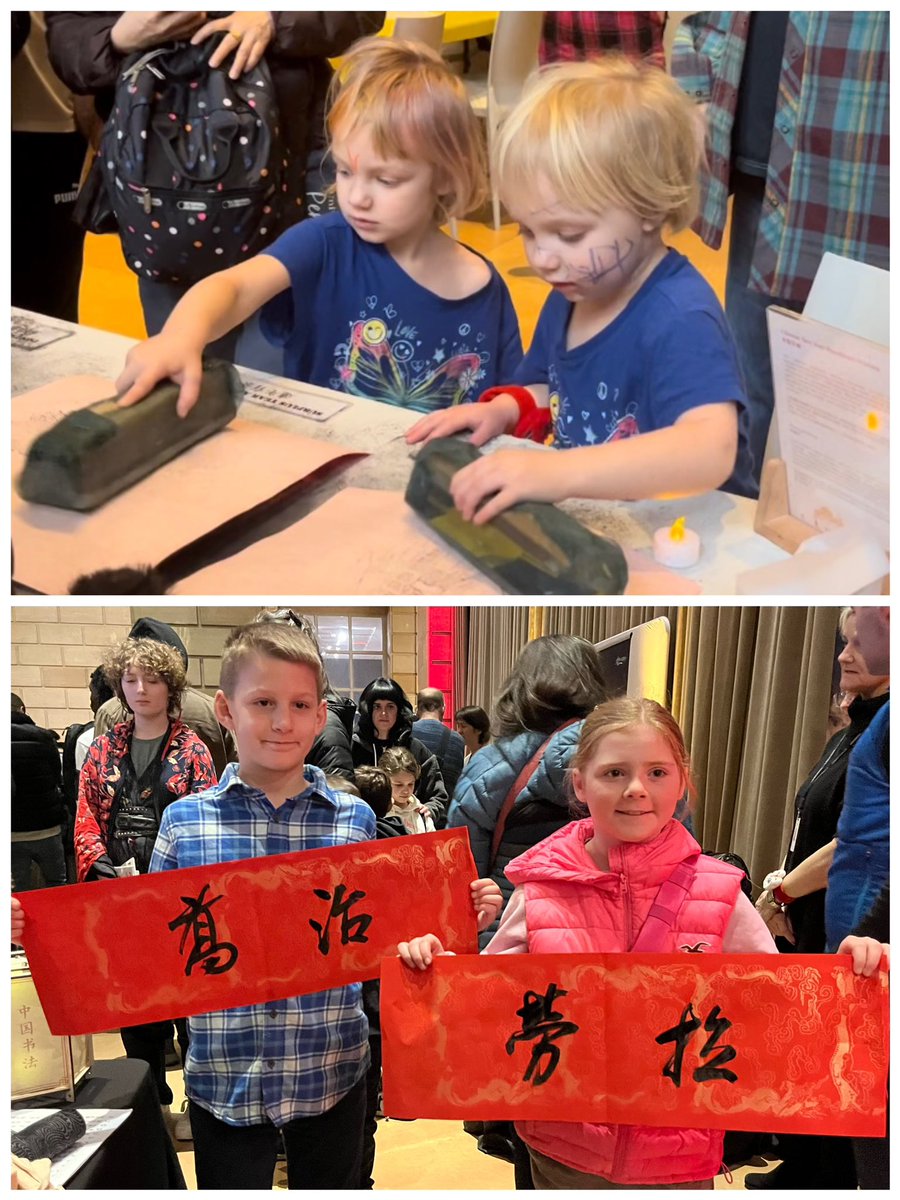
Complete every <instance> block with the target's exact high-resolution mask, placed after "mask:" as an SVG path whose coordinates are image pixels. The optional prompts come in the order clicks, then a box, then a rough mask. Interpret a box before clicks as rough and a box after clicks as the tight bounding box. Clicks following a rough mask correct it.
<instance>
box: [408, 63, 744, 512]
mask: <svg viewBox="0 0 900 1200" xmlns="http://www.w3.org/2000/svg"><path fill="white" fill-rule="evenodd" d="M699 154H700V150H699V145H698V139H697V134H696V122H695V115H694V108H693V105H692V104H691V102H690V100H689V99H688V98H687V97H686V96H685V95H684V93H683V92H682V91H681V89H680V88H679V87H678V85H677V84H676V83H674V81H673V80H672V79H670V78H669V77H668V76H667V75H666V74H665V73H664V72H662V71H659V70H657V69H656V68H654V67H640V66H636V65H634V64H632V63H629V62H627V61H625V60H616V59H604V60H603V61H602V62H588V63H581V64H574V63H573V64H566V65H563V66H559V67H550V68H547V69H546V70H545V71H544V72H543V73H542V74H541V75H540V76H539V77H538V79H537V81H536V82H535V83H534V84H533V85H532V86H531V87H530V89H529V90H528V91H527V92H526V94H525V96H524V97H523V99H522V100H521V101H520V103H519V105H518V106H517V107H516V108H515V109H514V110H513V112H512V113H511V114H510V116H509V117H508V118H507V120H506V121H505V122H504V124H503V126H502V128H501V131H500V134H499V137H498V143H497V149H496V161H495V164H494V170H495V172H496V175H497V178H498V179H499V180H500V186H501V190H502V194H503V198H504V203H505V204H506V206H507V208H508V209H509V212H510V214H511V215H512V216H513V217H514V218H515V219H516V220H517V221H518V222H519V227H520V229H521V233H522V238H523V240H524V243H525V251H526V254H527V255H528V260H529V262H530V263H531V265H532V267H533V268H534V270H535V271H536V272H537V274H538V275H540V277H541V278H542V279H544V280H546V281H547V282H548V283H550V284H552V285H553V291H552V293H551V294H550V295H549V296H548V298H547V300H546V302H545V304H544V307H543V309H542V311H541V315H540V318H539V321H538V325H537V329H536V331H535V335H534V340H533V341H532V344H531V348H530V350H529V351H528V353H527V355H526V356H525V359H524V361H523V363H522V366H521V368H520V369H519V370H518V371H517V372H516V373H515V374H514V375H512V376H511V377H510V379H509V381H508V382H509V384H511V385H514V386H508V387H497V388H493V389H490V390H488V391H487V392H485V393H483V394H482V395H481V397H480V401H481V402H480V403H478V404H474V405H466V406H464V407H460V408H457V409H454V410H453V411H452V412H444V413H433V414H430V415H429V416H427V417H424V418H423V419H422V420H421V421H419V422H417V423H416V425H414V426H413V428H412V429H411V430H410V431H409V432H408V434H407V440H408V441H409V442H411V443H415V442H422V441H428V440H430V439H431V438H434V437H443V436H447V435H449V434H453V433H458V432H460V431H462V430H471V431H472V436H471V439H470V440H471V441H472V443H473V444H474V445H477V446H480V445H483V444H484V443H485V442H487V441H488V440H489V439H491V438H493V437H495V436H497V435H498V434H501V433H513V432H515V433H516V434H518V435H519V436H523V437H531V438H533V439H534V440H537V441H541V440H546V441H548V442H549V443H551V444H552V445H553V446H555V447H557V448H558V449H562V450H565V451H566V453H565V454H535V453H534V452H532V451H523V450H501V451H497V452H496V453H492V454H489V455H485V456H483V457H482V458H481V459H480V460H479V461H478V462H475V463H471V464H470V465H469V466H467V467H465V468H463V469H462V470H461V471H459V472H458V473H457V474H456V476H455V478H454V479H453V483H452V488H451V490H452V494H453V499H454V501H455V503H456V506H457V508H458V509H459V511H460V513H461V514H462V515H463V516H464V517H466V518H467V519H469V520H474V521H475V523H476V524H482V523H483V522H485V521H488V520H490V518H491V517H493V516H495V515H496V514H497V513H499V512H502V511H503V509H505V508H508V507H509V506H510V505H511V504H515V503H517V502H518V501H520V500H547V501H556V500H563V499H566V498H568V497H572V496H580V497H586V498H593V499H615V500H639V499H644V498H647V497H651V496H658V495H660V494H662V493H672V492H701V491H706V490H711V489H714V488H719V487H724V488H726V489H727V490H730V491H734V492H738V493H739V494H741V495H755V494H756V493H755V485H754V484H753V481H752V474H751V467H752V463H751V460H750V454H749V450H748V444H747V439H746V431H745V426H746V414H745V411H744V410H745V408H746V404H747V401H746V397H745V393H744V387H743V383H742V381H741V374H740V369H739V366H738V359H737V354H736V351H735V347H734V342H733V339H732V336H731V332H730V330H729V328H728V324H727V322H726V319H725V314H724V313H723V311H722V308H721V305H720V304H719V302H718V300H717V299H716V296H715V294H714V293H713V290H712V288H710V286H709V285H708V284H707V283H706V282H705V281H704V280H703V278H702V277H701V276H700V274H699V273H698V272H697V271H696V270H695V268H694V267H692V266H691V264H690V263H689V262H688V261H687V259H686V258H684V257H683V256H682V255H681V254H679V253H677V251H675V250H670V249H669V248H668V247H667V246H666V245H665V243H664V242H663V237H662V235H663V229H664V228H665V227H668V228H669V229H671V230H672V231H673V232H677V231H678V230H681V229H684V228H685V227H686V226H687V225H688V224H689V222H690V220H691V217H692V216H693V214H694V211H695V208H696V204H697V189H698V185H697V173H698V161H699Z"/></svg>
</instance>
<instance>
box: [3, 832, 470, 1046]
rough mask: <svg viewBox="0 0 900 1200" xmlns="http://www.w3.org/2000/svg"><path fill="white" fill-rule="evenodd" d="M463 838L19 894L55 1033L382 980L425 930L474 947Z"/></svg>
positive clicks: (402, 841) (390, 842) (444, 835)
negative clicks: (403, 948)
mask: <svg viewBox="0 0 900 1200" xmlns="http://www.w3.org/2000/svg"><path fill="white" fill-rule="evenodd" d="M474 879H475V863H474V861H473V859H472V854H471V851H470V850H469V840H468V834H467V833H466V831H465V830H461V829H453V830H450V829H447V830H442V831H441V832H439V833H429V834H421V835H418V836H415V837H400V838H389V839H386V840H385V841H378V842H360V843H357V844H356V845H352V846H333V847H327V848H325V849H323V850H306V851H303V852H302V853H298V854H278V855H272V856H269V857H263V858H253V859H245V860H241V861H238V862H226V863H218V864H216V865H214V866H209V867H191V868H189V869H187V870H181V871H162V872H160V873H159V874H154V875H138V876H134V877H132V878H130V879H111V880H108V881H101V882H97V883H85V884H78V885H75V886H72V887H66V888H46V889H44V890H41V891H34V892H23V893H21V894H20V896H19V899H20V901H21V903H22V907H23V908H24V910H25V931H26V932H25V935H24V940H25V950H26V953H27V955H28V961H29V964H30V966H31V971H32V975H33V977H34V981H35V984H36V986H37V989H38V995H39V996H40V999H41V1004H42V1006H43V1009H44V1013H45V1015H46V1017H47V1022H48V1024H49V1026H50V1029H51V1031H52V1032H53V1033H55V1034H77V1033H94V1032H97V1031H99V1030H103V1029H116V1028H118V1027H119V1026H120V1025H136V1024H139V1023H141V1022H145V1021H162V1020H170V1019H171V1018H173V1017H178V1016H190V1015H192V1014H195V1013H201V1012H210V1011H213V1010H218V1009H224V1008H234V1007H237V1006H238V1005H244V1004H262V1003H265V1002H266V1001H268V1000H279V999H283V998H284V997H285V996H298V995H303V994H305V993H307V992H318V991H323V990H324V989H326V988H332V987H340V986H341V985H343V984H346V983H354V982H356V981H357V980H363V979H374V978H376V977H377V975H378V970H379V967H380V964H381V959H382V958H383V957H384V956H385V955H393V954H396V952H397V943H398V941H401V940H403V939H405V938H408V937H411V936H413V935H415V934H417V933H418V932H419V931H420V930H421V928H422V927H423V924H424V925H425V926H427V927H430V928H434V929H440V930H441V936H442V937H443V938H444V939H445V941H446V943H447V944H448V945H449V946H451V947H453V948H454V949H457V950H460V951H463V952H466V951H468V952H471V951H474V950H476V949H477V944H478V943H477V939H476V922H475V914H474V909H473V907H472V900H471V893H470V884H471V883H472V881H473V880H474Z"/></svg>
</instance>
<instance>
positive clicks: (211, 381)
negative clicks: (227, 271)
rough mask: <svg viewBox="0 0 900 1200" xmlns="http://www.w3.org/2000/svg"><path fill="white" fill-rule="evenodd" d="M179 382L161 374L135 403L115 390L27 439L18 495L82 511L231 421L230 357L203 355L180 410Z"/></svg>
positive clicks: (236, 390)
mask: <svg viewBox="0 0 900 1200" xmlns="http://www.w3.org/2000/svg"><path fill="white" fill-rule="evenodd" d="M178 392H179V386H178V384H177V383H172V382H171V381H170V380H166V381H165V382H164V383H160V384H158V385H157V386H156V387H155V388H154V389H153V391H152V392H150V393H149V394H148V395H147V396H146V397H145V398H144V399H143V400H141V401H139V403H137V404H134V405H132V406H131V407H130V408H120V407H119V405H118V404H117V400H118V397H117V396H112V397H110V399H108V400H98V401H97V402H96V403H95V404H91V405H89V406H88V407H87V408H82V409H78V410H77V411H76V412H72V413H69V414H68V415H67V416H65V417H63V418H62V420H61V421H58V422H57V424H56V425H54V426H53V428H52V429H48V430H46V431H45V432H44V433H42V434H40V435H39V436H38V437H37V438H35V440H34V442H32V444H31V447H30V448H29V450H28V455H27V458H26V460H25V469H24V470H23V472H22V474H21V476H20V478H19V481H18V490H19V495H20V496H21V497H22V499H23V500H28V501H30V502H31V503H33V504H52V505H53V506H54V507H56V508H68V509H75V510H76V511H77V512H86V511H89V510H90V509H92V508H98V507H99V506H100V505H101V504H105V503H106V501H107V500H111V499H112V497H113V496H117V495H118V494H119V492H123V491H125V489H126V488H129V487H131V486H132V484H135V483H137V482H138V481H139V480H141V479H143V478H144V477H145V476H146V475H149V474H150V473H151V472H153V471H155V470H156V469H157V467H161V466H162V465H163V463H167V462H169V461H170V460H171V459H173V458H176V457H177V456H178V455H179V454H183V453H184V451H185V450H187V449H189V448H190V447H191V446H193V445H195V444H196V443H197V442H199V441H202V440H203V438H206V437H209V436H210V434H212V433H217V432H218V431H219V430H220V429H224V428H225V426H226V425H228V424H229V422H230V421H232V420H234V417H235V415H236V413H237V407H238V404H239V403H240V399H241V396H242V395H243V385H242V384H241V381H240V378H239V377H238V374H237V371H235V369H234V367H233V366H232V365H231V364H230V363H226V362H220V361H218V360H214V359H207V360H206V361H205V362H204V364H203V380H202V383H201V386H200V397H199V399H198V400H197V403H196V404H195V405H194V407H193V408H192V409H191V411H190V412H189V413H188V415H187V416H186V417H179V416H178V415H177V414H176V412H175V405H176V403H177V401H178Z"/></svg>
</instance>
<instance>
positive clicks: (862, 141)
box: [672, 12, 890, 302]
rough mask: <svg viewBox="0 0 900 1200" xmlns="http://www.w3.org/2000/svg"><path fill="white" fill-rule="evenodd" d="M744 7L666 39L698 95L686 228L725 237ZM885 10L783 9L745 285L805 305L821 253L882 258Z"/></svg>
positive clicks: (685, 81) (880, 261) (886, 144)
mask: <svg viewBox="0 0 900 1200" xmlns="http://www.w3.org/2000/svg"><path fill="white" fill-rule="evenodd" d="M749 21H750V14H749V13H746V12H706V13H698V14H696V15H694V16H692V17H688V18H687V20H685V22H684V23H683V24H682V25H681V27H680V28H679V30H678V32H677V33H676V35H675V42H674V47H673V54H672V73H673V74H674V75H675V77H676V78H677V79H678V81H679V83H680V84H681V86H682V87H683V88H684V89H685V91H686V92H688V94H689V95H691V96H693V97H694V98H695V99H696V100H697V101H698V102H707V103H708V104H709V110H708V114H707V116H708V131H709V132H708V135H707V157H708V165H709V170H708V173H705V178H704V180H703V192H702V201H701V213H700V216H699V217H698V219H697V221H696V222H695V223H694V228H695V229H696V231H697V233H699V235H700V237H701V238H703V240H704V241H705V242H706V243H707V244H708V245H710V246H713V247H718V246H720V245H721V243H722V234H723V232H724V229H725V221H726V209H727V203H728V191H729V186H728V181H729V174H730V171H731V131H732V127H733V124H734V115H735V109H736V107H737V93H738V88H739V86H740V81H741V72H742V69H743V65H744V51H745V49H746V45H747V32H748V29H749ZM889 34H890V14H889V13H887V12H792V13H791V14H790V18H789V20H788V26H787V35H786V38H785V44H784V54H783V57H782V63H781V83H780V87H779V92H778V105H777V109H776V113H775V126H774V128H773V131H772V146H771V150H770V152H769V169H768V174H767V176H766V189H765V199H764V202H763V207H762V212H761V214H760V222H759V227H758V230H757V235H756V244H755V246H754V250H753V263H752V267H751V271H750V286H751V288H752V289H753V290H755V291H760V292H767V293H768V294H769V295H771V296H779V297H783V298H784V299H787V300H795V301H801V302H802V301H804V300H805V299H806V297H807V295H808V294H809V289H810V287H811V285H812V281H813V277H814V276H815V273H816V270H817V268H818V266H819V263H820V261H821V259H822V255H823V254H824V253H825V252H826V251H828V250H830V251H832V252H833V253H835V254H841V255H844V256H845V257H847V258H852V259H856V260H858V261H860V262H866V263H870V264H871V265H872V266H876V267H883V268H885V269H887V267H888V265H889V257H888V247H889V183H888V164H889V149H890V128H889V85H888V72H889V46H888V38H889Z"/></svg>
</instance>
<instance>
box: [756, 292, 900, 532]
mask: <svg viewBox="0 0 900 1200" xmlns="http://www.w3.org/2000/svg"><path fill="white" fill-rule="evenodd" d="M767 311H768V320H769V343H770V346H771V351H772V376H773V380H774V385H775V407H776V411H777V414H778V431H779V437H780V441H781V457H782V458H783V459H784V461H785V463H786V465H787V482H788V496H789V503H790V511H791V515H792V516H794V517H797V518H798V519H799V520H801V521H804V522H806V524H807V525H810V526H812V527H813V528H814V529H816V530H818V531H819V532H821V533H828V532H829V531H831V530H834V529H840V528H846V527H853V526H856V527H858V528H859V529H860V531H861V532H863V533H864V534H865V535H867V536H871V537H874V538H875V540H876V541H877V542H878V543H879V545H880V546H881V547H882V548H883V549H884V550H887V549H888V547H889V544H890V533H889V514H890V490H889V465H890V437H889V424H890V419H889V412H888V394H889V386H888V381H889V354H888V351H887V349H886V348H884V347H882V346H879V345H877V344H875V343H874V342H869V341H866V340H865V339H863V338H859V337H855V336H854V335H853V334H849V333H844V332H842V331H841V330H839V329H834V328H833V327H831V326H829V325H822V324H820V323H819V322H818V321H810V320H807V319H806V318H805V317H798V316H797V315H796V314H795V313H789V312H786V311H785V310H783V309H778V308H770V309H768V310H767Z"/></svg>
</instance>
